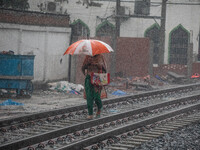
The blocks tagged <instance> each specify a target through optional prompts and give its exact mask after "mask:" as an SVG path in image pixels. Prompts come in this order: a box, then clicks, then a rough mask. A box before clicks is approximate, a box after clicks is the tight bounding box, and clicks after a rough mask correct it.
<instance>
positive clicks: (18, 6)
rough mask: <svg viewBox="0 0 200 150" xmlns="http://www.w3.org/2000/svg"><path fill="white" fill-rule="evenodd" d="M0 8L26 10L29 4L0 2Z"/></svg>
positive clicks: (16, 0)
mask: <svg viewBox="0 0 200 150" xmlns="http://www.w3.org/2000/svg"><path fill="white" fill-rule="evenodd" d="M0 6H1V7H3V8H12V9H18V10H27V9H28V8H29V3H28V0H0Z"/></svg>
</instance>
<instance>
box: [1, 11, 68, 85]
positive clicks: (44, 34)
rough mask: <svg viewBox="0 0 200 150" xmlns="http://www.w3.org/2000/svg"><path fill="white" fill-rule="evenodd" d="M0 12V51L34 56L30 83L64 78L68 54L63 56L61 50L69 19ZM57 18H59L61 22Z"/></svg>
mask: <svg viewBox="0 0 200 150" xmlns="http://www.w3.org/2000/svg"><path fill="white" fill-rule="evenodd" d="M1 11H2V13H1V14H0V37H1V38H0V51H9V50H12V51H14V52H15V54H19V55H35V63H34V80H33V81H34V82H47V81H52V80H60V79H64V78H67V77H68V56H63V53H64V52H65V50H66V49H67V47H68V46H69V43H70V35H71V28H69V27H68V26H69V19H68V18H67V17H66V16H65V18H62V17H63V16H57V17H55V15H53V16H52V17H49V16H51V15H45V16H46V17H47V18H46V20H44V19H43V17H44V15H43V14H38V13H24V12H19V11H17V12H15V11H9V10H1ZM21 17H24V18H26V19H20V18H21ZM48 17H49V18H50V19H48ZM17 18H18V19H17ZM35 18H37V19H35ZM60 18H62V19H63V20H62V21H61V22H59V19H60Z"/></svg>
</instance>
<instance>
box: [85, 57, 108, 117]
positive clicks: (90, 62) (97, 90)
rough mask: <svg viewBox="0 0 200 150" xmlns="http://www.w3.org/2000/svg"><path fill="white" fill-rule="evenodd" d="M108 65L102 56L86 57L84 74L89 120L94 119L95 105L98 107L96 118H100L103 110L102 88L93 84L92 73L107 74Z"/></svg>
mask: <svg viewBox="0 0 200 150" xmlns="http://www.w3.org/2000/svg"><path fill="white" fill-rule="evenodd" d="M106 69H107V68H106V64H105V61H104V57H103V55H101V54H98V55H95V56H88V55H87V56H86V57H85V60H84V62H83V66H82V72H83V74H84V75H85V94H86V99H87V108H88V116H87V119H93V104H94V101H95V103H96V105H97V112H96V117H100V114H101V109H102V101H101V90H102V88H103V87H102V86H97V85H93V84H91V73H92V72H94V73H99V72H102V73H105V72H106Z"/></svg>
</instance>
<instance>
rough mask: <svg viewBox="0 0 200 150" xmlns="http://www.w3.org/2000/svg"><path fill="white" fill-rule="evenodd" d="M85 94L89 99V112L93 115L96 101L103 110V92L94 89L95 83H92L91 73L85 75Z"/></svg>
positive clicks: (99, 108)
mask: <svg viewBox="0 0 200 150" xmlns="http://www.w3.org/2000/svg"><path fill="white" fill-rule="evenodd" d="M85 94H86V99H87V108H88V114H89V115H93V104H94V101H95V103H96V105H97V108H98V110H101V108H102V102H101V96H100V95H101V93H99V92H98V91H97V92H96V91H95V89H94V85H92V84H91V77H90V75H86V77H85Z"/></svg>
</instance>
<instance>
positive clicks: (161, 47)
mask: <svg viewBox="0 0 200 150" xmlns="http://www.w3.org/2000/svg"><path fill="white" fill-rule="evenodd" d="M166 3H167V0H162V10H161V18H162V19H161V23H160V40H159V62H158V63H159V65H162V64H163V63H164V49H165V22H166Z"/></svg>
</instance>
